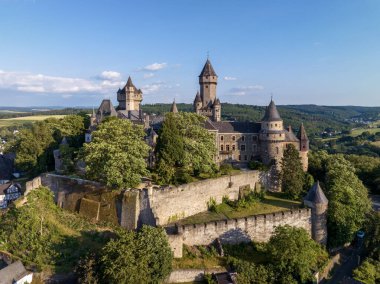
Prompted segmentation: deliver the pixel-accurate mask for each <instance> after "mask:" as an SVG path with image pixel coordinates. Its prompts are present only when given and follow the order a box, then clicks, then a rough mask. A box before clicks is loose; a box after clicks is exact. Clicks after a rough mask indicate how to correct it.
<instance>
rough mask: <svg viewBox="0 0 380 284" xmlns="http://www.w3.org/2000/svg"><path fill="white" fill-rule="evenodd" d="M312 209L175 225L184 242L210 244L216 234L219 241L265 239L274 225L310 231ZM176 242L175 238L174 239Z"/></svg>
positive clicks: (236, 241) (263, 240) (190, 244)
mask: <svg viewBox="0 0 380 284" xmlns="http://www.w3.org/2000/svg"><path fill="white" fill-rule="evenodd" d="M311 221H312V216H311V210H310V209H309V208H304V209H298V210H289V211H283V212H277V213H273V214H263V215H256V216H251V217H246V218H240V219H233V220H222V221H216V222H208V223H201V224H196V225H182V226H177V230H178V235H179V236H182V240H183V244H185V245H189V246H193V245H209V244H211V243H212V242H213V241H214V240H215V239H216V238H219V239H220V241H221V243H228V244H236V243H241V242H249V241H251V240H253V241H256V242H267V241H268V240H269V238H270V237H271V236H272V234H273V232H274V229H275V227H276V226H282V225H290V226H295V227H301V228H304V229H305V230H306V231H307V232H308V233H309V234H310V235H311ZM176 241H177V242H178V240H176Z"/></svg>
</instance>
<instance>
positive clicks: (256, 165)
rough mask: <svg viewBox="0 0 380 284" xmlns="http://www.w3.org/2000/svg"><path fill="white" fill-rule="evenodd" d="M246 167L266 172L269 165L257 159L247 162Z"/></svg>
mask: <svg viewBox="0 0 380 284" xmlns="http://www.w3.org/2000/svg"><path fill="white" fill-rule="evenodd" d="M248 168H249V169H250V170H257V171H263V172H267V171H269V168H270V167H269V166H267V165H264V164H263V163H261V162H259V161H250V162H249V164H248Z"/></svg>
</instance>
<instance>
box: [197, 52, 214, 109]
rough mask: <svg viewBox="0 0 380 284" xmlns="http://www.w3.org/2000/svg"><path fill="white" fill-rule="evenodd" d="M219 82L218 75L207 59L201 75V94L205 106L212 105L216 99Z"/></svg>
mask: <svg viewBox="0 0 380 284" xmlns="http://www.w3.org/2000/svg"><path fill="white" fill-rule="evenodd" d="M217 84H218V76H217V75H216V73H215V71H214V68H213V67H212V65H211V62H210V60H208V59H207V61H206V64H205V66H204V67H203V69H202V72H201V74H200V75H199V85H200V91H201V92H200V95H201V99H202V104H203V106H204V107H205V106H211V105H212V104H213V103H214V100H215V99H216V85H217Z"/></svg>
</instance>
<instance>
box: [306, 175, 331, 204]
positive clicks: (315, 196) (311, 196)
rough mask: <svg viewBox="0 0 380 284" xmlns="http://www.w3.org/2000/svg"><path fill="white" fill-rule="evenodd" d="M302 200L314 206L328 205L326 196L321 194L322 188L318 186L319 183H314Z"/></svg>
mask: <svg viewBox="0 0 380 284" xmlns="http://www.w3.org/2000/svg"><path fill="white" fill-rule="evenodd" d="M304 200H306V201H310V202H312V203H315V204H327V203H329V201H328V199H327V198H326V195H325V194H324V193H323V191H322V188H321V187H320V185H319V181H317V182H316V183H314V185H313V186H312V187H311V189H310V190H309V192H308V193H307V195H306V196H305V198H304Z"/></svg>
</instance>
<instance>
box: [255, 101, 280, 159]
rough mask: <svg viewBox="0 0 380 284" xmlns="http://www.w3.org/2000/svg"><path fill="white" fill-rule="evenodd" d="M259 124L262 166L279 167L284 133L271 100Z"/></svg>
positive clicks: (278, 115)
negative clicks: (274, 165) (273, 165)
mask: <svg viewBox="0 0 380 284" xmlns="http://www.w3.org/2000/svg"><path fill="white" fill-rule="evenodd" d="M260 124H261V129H260V136H259V137H260V149H261V159H262V161H263V163H264V164H267V165H269V164H272V163H273V164H276V165H279V164H280V163H279V162H280V160H281V158H282V156H283V151H284V142H285V133H286V132H285V130H284V125H283V120H282V118H281V117H280V114H279V113H278V110H277V107H276V104H275V103H274V101H273V99H271V101H270V103H269V105H268V107H267V108H266V110H265V114H264V117H263V119H262V120H261V123H260Z"/></svg>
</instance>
